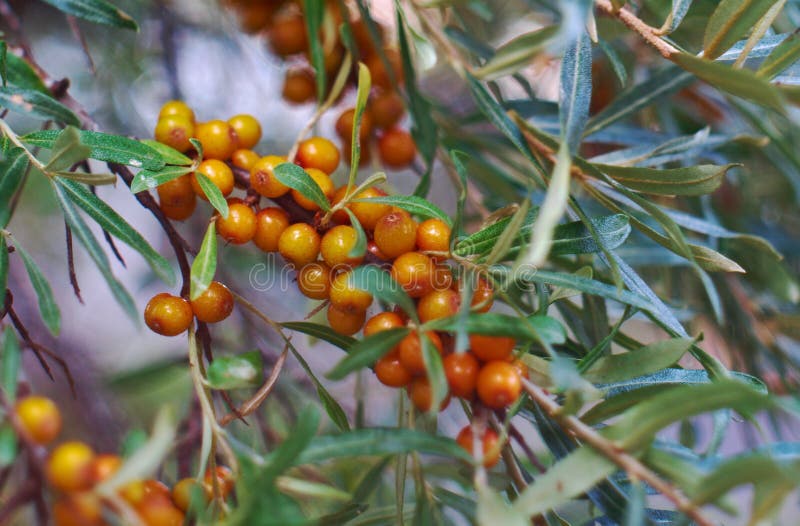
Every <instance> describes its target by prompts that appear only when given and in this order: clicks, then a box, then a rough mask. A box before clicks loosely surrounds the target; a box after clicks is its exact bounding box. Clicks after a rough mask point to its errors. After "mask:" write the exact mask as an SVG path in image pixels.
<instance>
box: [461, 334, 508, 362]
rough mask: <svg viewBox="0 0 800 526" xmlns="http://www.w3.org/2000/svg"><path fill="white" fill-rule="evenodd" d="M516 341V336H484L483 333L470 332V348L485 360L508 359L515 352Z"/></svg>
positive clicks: (480, 358)
mask: <svg viewBox="0 0 800 526" xmlns="http://www.w3.org/2000/svg"><path fill="white" fill-rule="evenodd" d="M516 343H517V342H516V341H515V340H514V338H506V337H504V336H484V335H482V334H470V336H469V347H470V350H471V351H472V353H473V354H474V355H475V356H477V357H478V359H479V360H482V361H484V362H491V361H494V360H507V359H508V358H509V357H511V353H512V352H514V346H515V345H516Z"/></svg>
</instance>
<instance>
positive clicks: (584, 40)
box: [558, 30, 592, 153]
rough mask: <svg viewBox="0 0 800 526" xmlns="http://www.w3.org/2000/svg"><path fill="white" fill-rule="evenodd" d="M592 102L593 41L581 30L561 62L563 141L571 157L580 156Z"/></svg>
mask: <svg viewBox="0 0 800 526" xmlns="http://www.w3.org/2000/svg"><path fill="white" fill-rule="evenodd" d="M591 99H592V41H591V39H590V38H589V35H588V33H587V32H586V31H584V30H582V31H580V33H579V34H578V37H577V38H576V39H575V41H574V42H570V43H569V45H568V46H567V49H566V51H565V52H564V58H563V60H562V61H561V88H560V91H559V101H558V115H559V121H560V123H561V138H562V141H565V142H566V143H567V146H568V147H569V152H570V153H577V151H578V147H579V146H580V142H581V136H582V135H583V130H584V128H585V127H586V121H587V120H588V119H589V104H590V102H591Z"/></svg>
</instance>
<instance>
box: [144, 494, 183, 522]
mask: <svg viewBox="0 0 800 526" xmlns="http://www.w3.org/2000/svg"><path fill="white" fill-rule="evenodd" d="M167 495H168V496H166V497H165V496H163V495H155V494H153V495H145V497H144V499H142V501H141V502H140V503H139V505H138V506H136V511H137V512H138V514H139V518H140V519H141V520H142V522H143V523H144V524H145V526H182V525H183V520H184V515H183V512H182V511H181V510H179V509H178V508H177V506H175V504H173V503H172V498H171V496H169V494H167Z"/></svg>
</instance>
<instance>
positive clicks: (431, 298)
mask: <svg viewBox="0 0 800 526" xmlns="http://www.w3.org/2000/svg"><path fill="white" fill-rule="evenodd" d="M460 306H461V296H460V295H459V294H458V292H456V291H454V290H452V289H444V290H434V291H433V292H429V293H428V294H425V295H424V296H422V298H420V300H419V304H418V305H417V313H418V314H419V319H420V321H421V322H422V323H426V322H429V321H431V320H438V319H439V318H447V317H448V316H453V315H454V314H456V313H457V312H458V309H459V307H460Z"/></svg>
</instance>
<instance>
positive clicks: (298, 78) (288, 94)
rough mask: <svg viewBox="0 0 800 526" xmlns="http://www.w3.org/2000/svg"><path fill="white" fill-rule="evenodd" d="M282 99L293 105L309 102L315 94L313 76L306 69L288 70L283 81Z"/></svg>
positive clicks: (315, 85) (315, 86)
mask: <svg viewBox="0 0 800 526" xmlns="http://www.w3.org/2000/svg"><path fill="white" fill-rule="evenodd" d="M282 93H283V98H284V99H286V100H287V101H289V102H292V103H294V104H304V103H306V102H311V101H312V100H314V97H315V96H316V94H317V84H316V81H315V80H314V74H313V73H312V72H310V71H308V70H307V69H290V70H289V71H287V72H286V77H284V79H283V91H282Z"/></svg>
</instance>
